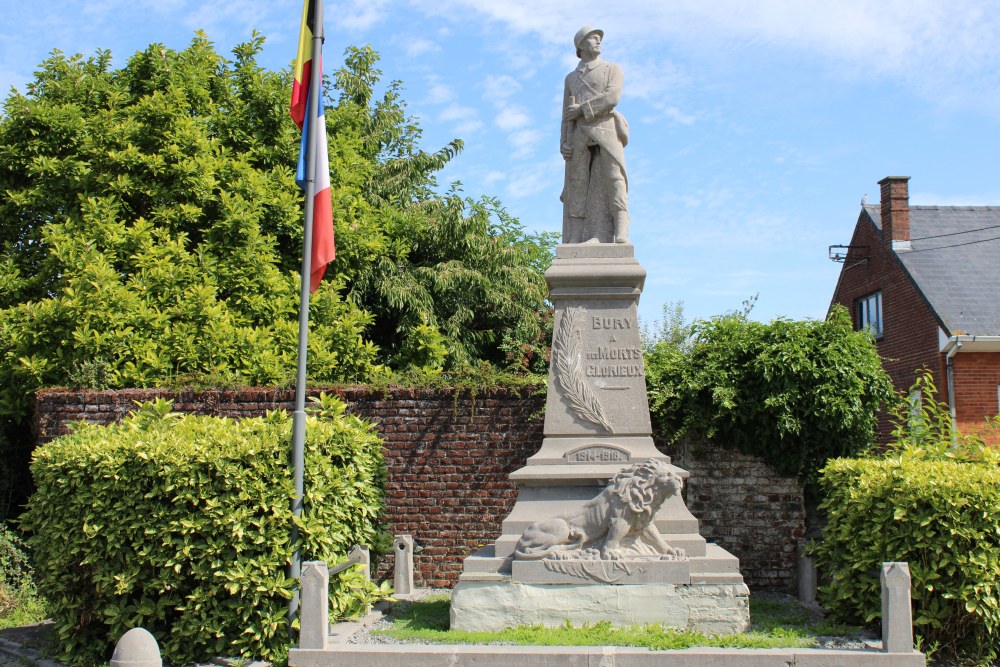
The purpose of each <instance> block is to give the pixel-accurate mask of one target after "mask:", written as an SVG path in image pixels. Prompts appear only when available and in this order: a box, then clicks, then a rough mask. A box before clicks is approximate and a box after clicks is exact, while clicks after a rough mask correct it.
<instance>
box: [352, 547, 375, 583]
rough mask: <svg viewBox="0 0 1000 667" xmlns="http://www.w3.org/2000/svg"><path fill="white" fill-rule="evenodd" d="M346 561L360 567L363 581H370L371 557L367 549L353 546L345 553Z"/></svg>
mask: <svg viewBox="0 0 1000 667" xmlns="http://www.w3.org/2000/svg"><path fill="white" fill-rule="evenodd" d="M347 560H348V561H349V562H351V563H358V564H360V565H361V572H362V574H364V575H365V581H371V580H372V557H371V553H369V551H368V547H360V546H358V545H357V544H355V545H354V546H353V547H351V550H350V551H349V552H348V553H347Z"/></svg>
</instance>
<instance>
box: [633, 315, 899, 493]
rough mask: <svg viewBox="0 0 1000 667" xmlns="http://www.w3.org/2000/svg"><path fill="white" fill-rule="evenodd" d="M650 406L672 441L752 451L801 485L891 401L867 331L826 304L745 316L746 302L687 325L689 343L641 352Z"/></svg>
mask: <svg viewBox="0 0 1000 667" xmlns="http://www.w3.org/2000/svg"><path fill="white" fill-rule="evenodd" d="M646 367H647V383H648V385H649V396H650V410H651V412H652V414H653V418H654V421H655V424H656V428H657V430H658V431H659V432H660V433H661V434H663V436H664V437H666V438H667V439H668V440H671V441H675V440H677V439H678V438H680V437H681V436H683V435H684V434H685V433H688V432H694V433H696V434H700V435H704V436H707V437H709V438H711V439H712V440H713V441H714V442H716V443H718V444H719V445H721V446H723V447H732V448H736V449H739V450H740V451H743V452H745V453H747V454H753V455H755V456H760V457H761V458H763V459H764V460H765V461H767V462H768V463H770V464H771V465H772V466H773V467H774V468H775V469H776V470H778V471H779V472H781V473H784V474H789V475H797V476H798V477H799V478H800V479H801V480H803V481H804V482H806V483H809V484H810V485H811V484H812V483H813V482H814V481H815V480H816V477H817V474H818V471H819V469H820V468H822V467H823V465H824V464H825V463H826V461H827V459H829V458H833V457H836V456H845V455H850V454H853V453H856V452H859V451H861V450H863V449H864V448H865V447H867V446H868V445H869V444H870V443H871V442H872V441H873V439H874V437H875V429H876V426H877V418H876V416H877V412H878V410H879V407H880V406H881V405H882V404H885V403H889V402H890V401H891V400H892V398H893V394H892V383H891V381H890V379H889V377H888V375H887V374H886V373H885V371H884V370H883V368H882V364H881V360H880V359H879V356H878V353H877V351H876V349H875V346H874V343H873V341H872V339H871V336H870V335H869V334H868V333H866V332H863V331H853V330H852V328H851V323H850V318H849V316H848V314H847V312H846V311H845V310H843V309H839V308H836V309H834V310H833V311H832V312H831V313H830V316H829V318H828V319H827V320H826V321H813V320H805V321H791V320H784V319H777V320H774V321H772V322H770V323H767V324H765V323H761V322H754V321H751V320H750V319H749V318H748V317H747V309H744V312H742V313H736V314H729V315H724V316H720V317H716V318H713V319H711V320H708V321H700V322H696V323H695V324H694V326H693V337H692V342H691V344H690V349H684V347H683V346H678V345H674V344H671V343H669V342H668V341H664V342H660V343H658V344H657V345H655V346H654V347H653V349H652V351H651V352H650V353H649V354H648V355H647V358H646Z"/></svg>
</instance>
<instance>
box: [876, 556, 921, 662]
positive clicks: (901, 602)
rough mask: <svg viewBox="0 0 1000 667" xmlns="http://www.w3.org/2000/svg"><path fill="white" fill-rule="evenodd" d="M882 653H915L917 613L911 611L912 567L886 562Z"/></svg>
mask: <svg viewBox="0 0 1000 667" xmlns="http://www.w3.org/2000/svg"><path fill="white" fill-rule="evenodd" d="M879 578H880V579H881V582H882V650H883V651H885V652H886V653H912V652H913V615H912V614H913V612H912V611H911V608H910V566H909V565H908V564H906V563H882V574H881V576H880V577H879Z"/></svg>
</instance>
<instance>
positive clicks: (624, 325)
mask: <svg viewBox="0 0 1000 667" xmlns="http://www.w3.org/2000/svg"><path fill="white" fill-rule="evenodd" d="M591 322H592V323H593V325H594V328H595V329H631V328H632V320H631V319H630V318H628V317H598V316H596V315H594V316H593V317H592V318H591Z"/></svg>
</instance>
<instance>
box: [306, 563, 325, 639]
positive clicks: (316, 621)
mask: <svg viewBox="0 0 1000 667" xmlns="http://www.w3.org/2000/svg"><path fill="white" fill-rule="evenodd" d="M299 581H300V584H301V587H302V603H301V605H300V607H299V648H308V649H325V648H326V647H327V642H328V636H329V634H330V602H329V595H330V570H329V568H327V566H326V563H324V562H323V561H319V560H310V561H306V562H305V563H303V564H302V574H301V575H300V579H299Z"/></svg>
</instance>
